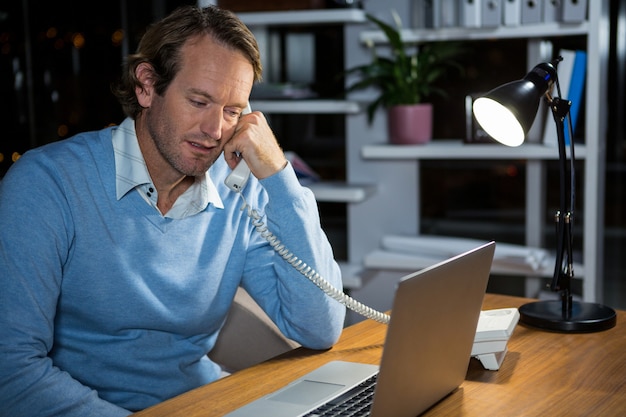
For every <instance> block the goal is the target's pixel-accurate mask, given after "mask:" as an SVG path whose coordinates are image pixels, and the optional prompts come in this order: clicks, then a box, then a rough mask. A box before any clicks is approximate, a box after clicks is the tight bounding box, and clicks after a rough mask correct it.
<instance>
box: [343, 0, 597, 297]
mask: <svg viewBox="0 0 626 417" xmlns="http://www.w3.org/2000/svg"><path fill="white" fill-rule="evenodd" d="M400 3H402V2H395V4H396V5H399V4H400ZM607 3H608V2H604V1H602V2H600V1H599V2H589V5H588V7H589V10H588V19H587V20H586V21H585V22H581V23H577V24H564V23H545V24H535V25H522V26H518V27H505V26H501V27H498V28H493V29H491V28H490V29H481V28H477V29H474V28H468V29H463V28H454V29H440V30H436V31H432V30H431V31H429V30H403V32H402V35H403V39H404V40H405V41H406V42H411V43H420V42H432V41H447V40H485V41H488V40H491V39H496V38H497V39H514V38H528V39H531V40H537V41H539V40H541V39H544V38H550V37H565V36H585V37H586V42H587V53H588V64H587V79H586V86H585V88H586V99H585V115H586V116H585V144H584V145H580V146H576V159H577V160H579V161H582V162H583V164H584V171H583V172H584V174H583V175H584V178H583V181H582V182H583V188H584V193H583V194H584V195H583V196H582V210H581V211H580V213H581V214H579V215H578V217H577V222H578V223H581V222H582V224H583V264H584V266H583V267H580V268H578V269H577V270H575V276H576V278H581V279H583V294H582V297H583V299H584V300H586V301H601V300H599V299H600V298H601V294H602V291H601V288H602V271H603V268H602V258H601V255H602V247H603V233H602V227H603V226H602V225H603V201H604V188H603V184H604V178H603V172H604V161H605V157H604V156H605V155H604V153H605V145H604V144H605V136H604V135H605V132H606V123H607V121H606V116H605V110H606V108H605V100H606V96H607V91H606V78H607V77H606V75H607V68H608V64H607V59H608V58H607V50H606V49H607V48H606V45H607V42H608V27H607V16H608V4H607ZM354 37H355V38H356V39H358V41H359V42H360V43H362V44H365V43H369V44H371V43H374V44H383V43H384V40H385V37H384V36H383V34H382V33H381V32H378V31H361V32H360V33H358V34H354ZM358 59H359V57H357V60H358ZM360 59H363V57H361V58H360ZM530 59H531V58H530V57H529V66H530V67H532V66H534V65H535V64H537V63H538V62H534V61H530ZM529 69H530V68H529ZM493 87H496V86H495V85H494V86H493ZM548 122H550V121H548ZM359 123H362V121H358V122H357V121H355V122H354V124H353V125H351V128H350V129H349V130H350V131H351V132H352V137H351V138H349V142H350V143H352V142H354V141H355V138H356V137H359V142H360V145H359V146H358V149H356V148H353V149H352V150H351V152H350V155H351V158H352V159H351V160H350V172H349V178H362V179H366V180H375V178H372V177H377V184H378V190H379V192H378V193H377V194H376V196H374V197H373V198H372V199H371V200H368V201H367V202H366V203H364V204H362V205H359V206H354V207H351V210H350V213H349V219H350V221H353V222H355V223H354V224H353V227H352V228H351V230H355V229H356V224H358V222H362V221H363V220H364V219H379V218H383V219H384V220H383V222H384V224H383V225H381V226H380V227H377V228H375V230H371V231H370V233H369V234H368V235H367V236H363V234H362V233H359V232H352V234H351V236H350V241H351V242H358V244H357V245H356V246H353V247H352V248H351V255H350V258H351V259H363V258H367V256H368V254H371V253H372V252H373V251H375V250H376V249H377V248H378V247H379V242H380V239H381V236H385V235H391V234H402V235H419V233H420V224H419V219H420V205H421V204H420V192H419V184H420V180H419V177H420V161H424V160H459V159H467V160H494V161H495V160H507V159H510V160H516V159H522V160H525V161H526V165H527V169H526V172H527V174H526V175H527V177H526V207H525V210H526V227H525V228H526V244H527V245H528V246H531V247H541V246H542V236H543V233H542V229H543V225H542V224H541V221H540V220H539V219H542V218H543V213H545V201H543V200H544V198H543V195H544V177H545V170H546V168H545V162H546V161H548V160H556V159H558V151H557V149H556V148H551V147H549V146H544V145H542V144H539V143H526V144H524V145H523V146H521V147H519V148H507V147H503V146H499V145H491V144H490V145H478V144H471V145H468V144H463V143H462V140H460V139H459V140H456V141H442V140H434V141H433V142H431V143H429V144H427V145H425V146H394V145H387V144H385V142H386V141H385V140H384V139H381V138H383V137H384V136H382V135H381V130H380V127H379V129H378V133H376V134H378V135H380V136H375V135H372V134H371V133H370V134H369V135H367V133H368V129H364V128H362V127H361V128H360V127H359V126H358V124H359ZM365 135H367V136H365ZM364 137H368V140H365V141H364V140H363V138H364ZM364 142H367V143H364ZM355 155H358V156H355ZM486 163H488V162H486ZM579 174H580V173H579ZM399 184H400V185H399ZM412 195H414V198H410V197H409V196H412ZM394 201H398V202H400V201H401V202H402V205H403V207H399V208H398V207H395V206H393V204H392V203H391V202H394ZM378 206H381V207H382V206H386V207H385V208H384V209H382V208H378ZM370 267H373V268H376V265H371V263H370ZM380 267H381V269H384V268H385V266H384V265H382V264H381V265H380ZM539 285H540V281H539V280H536V279H530V280H527V286H526V295H528V296H537V295H538V292H539V290H540V287H539Z"/></svg>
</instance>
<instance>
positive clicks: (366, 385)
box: [304, 374, 378, 417]
mask: <svg viewBox="0 0 626 417" xmlns="http://www.w3.org/2000/svg"><path fill="white" fill-rule="evenodd" d="M377 378H378V374H376V375H374V376H372V377H370V378H368V379H366V380H365V381H363V382H362V383H360V384H359V385H357V386H356V387H354V388H352V389H351V390H349V391H348V392H346V393H344V394H342V395H340V396H339V397H337V398H333V399H332V400H330V401H329V402H327V403H326V404H322V405H321V406H319V407H318V408H316V409H315V410H313V411H311V412H310V413H308V414H305V416H304V417H328V416H341V417H344V416H354V417H357V416H369V415H370V410H371V408H372V401H373V399H374V388H375V387H376V380H377Z"/></svg>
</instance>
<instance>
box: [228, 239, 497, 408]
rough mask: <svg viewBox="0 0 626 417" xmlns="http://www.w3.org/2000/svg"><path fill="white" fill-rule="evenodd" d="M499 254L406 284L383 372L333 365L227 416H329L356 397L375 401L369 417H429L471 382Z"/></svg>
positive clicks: (429, 271)
mask: <svg viewBox="0 0 626 417" xmlns="http://www.w3.org/2000/svg"><path fill="white" fill-rule="evenodd" d="M494 250H495V243H494V242H489V243H487V244H485V245H482V246H480V247H478V248H475V249H473V250H470V251H468V252H465V253H463V254H461V255H458V256H455V257H453V258H450V259H448V260H445V261H443V262H440V263H438V264H436V265H433V266H431V267H428V268H426V269H422V270H420V271H418V272H415V273H413V274H410V275H407V276H405V277H403V278H402V279H401V280H400V282H399V283H398V286H397V289H396V293H395V297H394V300H393V306H392V310H391V320H390V321H389V324H388V328H387V334H386V338H385V344H384V347H383V353H382V358H381V362H380V365H379V366H377V365H371V364H365V363H355V362H344V361H331V362H328V363H327V364H325V365H322V366H321V367H319V368H317V369H315V370H314V371H312V372H310V373H308V374H306V375H304V376H302V377H301V378H298V379H296V380H295V381H293V382H292V383H290V384H288V385H287V386H285V387H283V388H281V389H279V390H277V391H275V392H272V393H270V394H268V395H266V396H264V397H261V398H259V399H258V400H255V401H253V402H251V403H249V404H247V405H244V406H242V407H241V408H239V409H237V410H235V411H233V412H232V413H229V414H227V416H229V417H300V416H311V417H312V416H322V415H327V414H324V412H325V411H322V409H323V410H325V409H327V408H331V407H333V406H334V405H335V404H337V403H339V402H341V401H342V400H344V399H345V397H347V396H348V395H349V394H351V393H352V392H353V391H362V392H361V394H360V395H361V396H368V395H369V396H371V397H372V404H371V406H369V405H368V406H366V407H365V413H364V414H362V415H365V416H372V417H389V416H394V417H404V416H406V417H415V416H417V415H418V414H421V413H422V412H424V411H426V410H427V409H428V408H430V407H431V406H433V405H434V404H435V403H437V402H439V401H440V400H441V399H443V398H444V397H446V396H447V395H448V394H450V393H451V392H452V391H454V390H455V389H456V388H458V386H459V385H460V384H461V383H462V382H463V380H464V379H465V375H466V373H467V367H468V365H469V360H470V355H471V351H472V345H473V343H474V336H475V334H476V326H477V324H478V318H479V315H480V311H481V308H482V302H483V296H484V294H485V291H486V289H487V282H488V280H489V272H490V270H491V263H492V261H493V255H494ZM368 379H374V380H375V382H374V386H373V388H371V389H369V390H371V392H372V393H371V394H367V393H366V391H367V389H366V388H364V387H363V385H362V384H364V381H366V380H368ZM320 407H321V408H320ZM343 415H346V414H343ZM357 415H361V414H357Z"/></svg>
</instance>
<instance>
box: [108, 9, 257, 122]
mask: <svg viewBox="0 0 626 417" xmlns="http://www.w3.org/2000/svg"><path fill="white" fill-rule="evenodd" d="M201 34H208V35H210V36H212V37H213V39H215V40H216V41H218V42H220V43H221V44H223V45H225V46H227V47H229V48H232V49H234V50H237V51H240V52H242V53H243V54H244V56H246V57H247V58H248V59H249V61H250V64H252V67H253V69H254V81H255V82H256V81H259V80H260V79H261V74H262V71H263V67H262V65H261V58H260V53H259V46H258V44H257V42H256V39H255V38H254V35H253V34H252V32H250V30H249V29H248V28H247V27H246V25H245V24H244V23H243V22H242V21H241V20H239V18H238V17H237V16H235V14H234V13H232V12H230V11H228V10H224V9H220V8H219V7H217V6H208V7H205V8H199V7H196V6H182V7H180V8H178V9H176V10H174V11H173V12H172V13H171V14H170V15H169V16H167V17H165V18H164V19H162V20H160V21H159V22H156V23H154V24H152V25H150V26H149V27H148V30H147V31H146V33H145V34H144V35H143V37H142V38H141V41H140V42H139V46H138V48H137V52H136V53H134V54H131V55H129V56H128V58H127V60H126V62H125V63H124V71H123V72H122V76H121V79H120V81H119V83H118V84H117V85H116V86H114V88H113V93H114V94H115V95H116V97H117V99H118V101H119V102H120V104H121V105H122V108H123V110H124V113H126V114H127V115H128V116H130V117H132V118H133V119H134V118H136V117H137V116H138V115H139V113H141V111H142V110H143V108H142V107H141V106H140V105H139V103H138V102H137V97H136V95H135V88H136V87H141V86H142V84H141V83H140V82H139V80H138V79H137V77H136V76H135V70H136V68H137V66H138V65H139V64H141V63H144V62H147V63H149V64H150V65H151V66H152V67H153V68H154V76H155V79H156V80H155V91H156V93H157V94H159V95H163V93H164V92H165V90H166V89H167V87H168V86H169V85H170V82H171V81H172V80H173V79H174V77H175V76H176V74H177V73H178V71H179V69H180V50H181V48H182V46H183V44H184V43H185V42H186V41H187V40H188V39H190V38H192V37H194V36H197V35H201Z"/></svg>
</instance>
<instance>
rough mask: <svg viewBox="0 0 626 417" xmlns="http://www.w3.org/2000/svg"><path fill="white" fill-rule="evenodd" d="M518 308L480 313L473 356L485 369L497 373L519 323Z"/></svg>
mask: <svg viewBox="0 0 626 417" xmlns="http://www.w3.org/2000/svg"><path fill="white" fill-rule="evenodd" d="M519 317H520V314H519V311H518V310H517V309H516V308H501V309H495V310H485V311H481V312H480V318H479V319H478V326H477V327H476V336H475V337H474V345H473V346H472V354H471V355H472V356H473V357H475V358H477V359H478V360H479V361H480V363H481V364H482V365H483V367H484V368H485V369H488V370H490V371H497V370H498V369H500V365H501V364H502V361H504V357H505V355H506V352H507V343H508V341H509V338H510V337H511V335H512V334H513V331H514V330H515V326H516V325H517V323H518V321H519Z"/></svg>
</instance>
